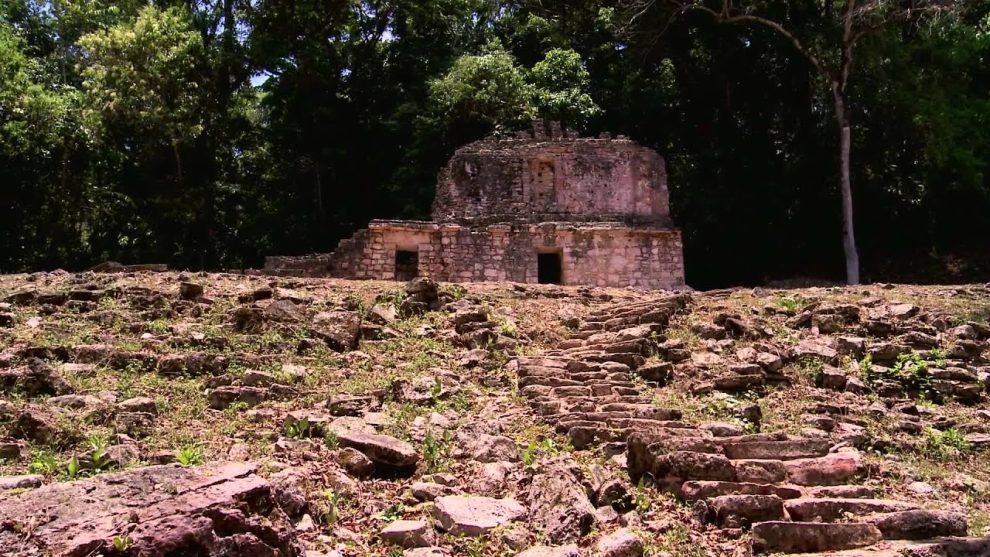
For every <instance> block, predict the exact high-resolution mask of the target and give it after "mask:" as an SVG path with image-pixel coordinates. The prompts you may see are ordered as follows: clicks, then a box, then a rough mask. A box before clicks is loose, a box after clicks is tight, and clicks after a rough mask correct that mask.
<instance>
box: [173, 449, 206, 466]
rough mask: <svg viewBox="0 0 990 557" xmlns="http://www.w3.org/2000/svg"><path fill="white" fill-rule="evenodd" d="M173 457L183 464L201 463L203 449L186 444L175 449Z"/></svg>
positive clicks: (193, 464)
mask: <svg viewBox="0 0 990 557" xmlns="http://www.w3.org/2000/svg"><path fill="white" fill-rule="evenodd" d="M175 459H176V460H177V461H178V462H179V464H181V465H183V466H196V465H197V464H202V463H203V451H202V450H201V449H200V448H199V447H197V446H196V445H187V446H185V447H182V448H180V449H179V450H178V451H176V453H175Z"/></svg>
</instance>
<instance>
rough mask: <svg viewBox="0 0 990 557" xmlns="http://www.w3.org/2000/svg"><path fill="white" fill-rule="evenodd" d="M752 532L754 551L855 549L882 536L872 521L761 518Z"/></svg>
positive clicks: (794, 551)
mask: <svg viewBox="0 0 990 557" xmlns="http://www.w3.org/2000/svg"><path fill="white" fill-rule="evenodd" d="M752 535H753V549H754V551H756V552H779V553H810V552H818V551H840V550H843V549H857V548H860V547H866V546H868V545H873V544H875V543H877V542H879V541H880V540H881V539H882V538H883V536H882V535H881V534H880V530H878V529H877V527H876V526H873V525H872V524H855V523H832V522H781V521H773V522H761V523H759V524H755V525H754V526H753V530H752Z"/></svg>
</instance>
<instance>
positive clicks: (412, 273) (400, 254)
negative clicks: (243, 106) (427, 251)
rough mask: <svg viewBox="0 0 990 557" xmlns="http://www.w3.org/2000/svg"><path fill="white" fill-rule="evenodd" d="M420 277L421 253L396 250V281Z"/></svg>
mask: <svg viewBox="0 0 990 557" xmlns="http://www.w3.org/2000/svg"><path fill="white" fill-rule="evenodd" d="M418 276H419V252H418V251H408V250H396V252H395V280H412V279H414V278H416V277H418Z"/></svg>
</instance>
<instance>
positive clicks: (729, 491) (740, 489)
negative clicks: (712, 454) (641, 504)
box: [680, 481, 801, 501]
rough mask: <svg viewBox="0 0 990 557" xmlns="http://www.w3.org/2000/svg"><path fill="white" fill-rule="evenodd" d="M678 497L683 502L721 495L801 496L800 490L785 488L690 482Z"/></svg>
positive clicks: (739, 483) (762, 485) (746, 484)
mask: <svg viewBox="0 0 990 557" xmlns="http://www.w3.org/2000/svg"><path fill="white" fill-rule="evenodd" d="M680 495H681V497H682V498H684V500H685V501H697V500H698V499H709V498H712V497H719V496H721V495H776V496H777V497H780V498H781V499H797V498H798V497H800V496H801V490H799V489H797V488H793V487H787V486H778V485H769V484H756V483H746V482H706V481H700V482H698V481H690V482H684V484H683V485H681V492H680Z"/></svg>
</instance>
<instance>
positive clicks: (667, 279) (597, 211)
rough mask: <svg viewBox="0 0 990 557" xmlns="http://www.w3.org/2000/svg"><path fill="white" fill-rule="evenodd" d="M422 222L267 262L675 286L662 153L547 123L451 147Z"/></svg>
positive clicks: (367, 275)
mask: <svg viewBox="0 0 990 557" xmlns="http://www.w3.org/2000/svg"><path fill="white" fill-rule="evenodd" d="M432 216H433V220H432V221H430V222H424V221H398V220H373V221H371V223H370V224H369V225H368V228H367V229H364V230H360V231H358V232H357V233H356V234H354V236H353V237H352V238H350V239H346V240H343V241H341V242H340V244H339V245H338V246H337V249H336V250H335V251H334V252H333V253H329V254H316V255H306V256H300V257H284V256H277V257H267V258H266V259H265V272H266V273H270V274H280V275H294V276H331V277H340V278H352V279H381V280H409V279H411V278H414V277H416V276H429V277H431V278H433V279H435V280H439V281H449V282H477V281H513V282H524V283H556V284H570V285H593V286H620V287H621V286H634V287H640V288H679V287H683V286H684V257H683V250H682V246H681V233H680V230H679V229H677V228H675V227H674V226H673V222H672V221H671V219H670V207H669V201H668V191H667V172H666V167H665V165H664V159H663V157H661V156H660V155H659V154H657V153H656V152H655V151H653V150H652V149H648V148H646V147H643V146H641V145H638V144H636V143H635V142H633V141H630V140H629V139H627V138H625V137H623V136H618V137H616V138H614V139H613V138H612V137H611V136H609V135H608V134H602V135H601V136H599V137H598V138H582V137H579V136H578V135H577V134H576V133H574V132H573V131H571V130H564V129H562V128H561V126H560V124H559V123H557V122H551V123H550V125H549V129H547V126H545V125H544V123H543V122H540V121H537V122H534V123H533V130H532V132H528V131H523V132H518V133H517V134H516V135H515V136H514V137H513V138H511V139H491V138H490V139H485V140H482V141H476V142H474V143H470V144H468V145H465V146H464V147H461V148H460V149H458V150H457V152H456V153H455V154H454V156H453V157H452V158H451V159H450V162H448V163H447V166H446V167H444V169H443V170H442V171H441V172H440V175H439V177H438V185H437V193H436V197H435V199H434V201H433V211H432Z"/></svg>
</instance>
